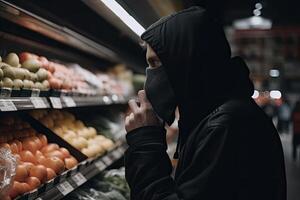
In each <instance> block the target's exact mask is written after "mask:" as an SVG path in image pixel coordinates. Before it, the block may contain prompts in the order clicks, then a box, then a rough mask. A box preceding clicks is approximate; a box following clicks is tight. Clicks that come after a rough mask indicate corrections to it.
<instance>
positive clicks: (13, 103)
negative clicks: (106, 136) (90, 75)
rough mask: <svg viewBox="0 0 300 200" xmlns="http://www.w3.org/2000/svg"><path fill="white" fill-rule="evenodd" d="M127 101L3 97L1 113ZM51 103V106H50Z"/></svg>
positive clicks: (115, 97)
mask: <svg viewBox="0 0 300 200" xmlns="http://www.w3.org/2000/svg"><path fill="white" fill-rule="evenodd" d="M126 102H127V99H126V98H124V97H123V96H119V95H107V96H91V97H89V96H85V97H79V96H78V97H76V96H75V97H71V96H62V97H1V96H0V111H1V112H10V111H18V110H34V109H44V108H55V109H62V108H72V107H85V106H101V105H103V106H104V105H113V104H125V103H126ZM50 103H51V104H50Z"/></svg>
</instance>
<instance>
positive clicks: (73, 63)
mask: <svg viewBox="0 0 300 200" xmlns="http://www.w3.org/2000/svg"><path fill="white" fill-rule="evenodd" d="M18 2H20V1H4V0H1V1H0V44H1V46H0V56H1V60H0V64H1V67H0V78H1V80H0V86H1V87H0V118H1V123H0V130H1V133H0V145H1V148H2V149H8V151H10V155H13V157H15V158H16V161H15V162H16V163H17V169H16V174H11V175H10V176H11V178H13V177H14V181H12V186H11V189H10V191H9V196H10V198H11V199H26V200H27V199H39V200H46V199H62V198H64V197H65V196H66V195H68V194H69V193H71V192H72V191H74V190H75V189H76V188H78V187H80V186H81V185H83V184H84V183H85V182H87V181H88V180H90V179H91V178H92V177H94V176H96V175H97V174H99V173H100V172H102V171H103V170H105V169H107V168H112V167H113V166H114V165H116V164H117V163H118V166H119V165H122V157H123V153H124V151H125V149H126V144H125V142H124V135H125V134H124V133H125V130H124V124H123V116H124V113H125V112H126V108H127V101H128V99H130V98H132V96H133V95H134V86H133V84H132V80H133V71H132V70H131V69H130V66H131V65H130V62H129V63H128V62H124V60H123V58H124V55H122V56H120V54H119V53H120V51H116V50H115V49H114V48H110V47H109V45H104V44H103V43H101V42H99V41H97V40H94V38H93V37H89V35H88V34H86V33H85V32H81V31H80V30H74V29H72V26H70V27H68V26H65V24H60V23H57V22H58V21H57V20H53V19H54V18H53V16H52V15H51V11H49V12H48V13H43V15H42V16H41V15H40V14H36V13H35V12H32V11H31V10H28V8H26V7H22V5H23V4H22V3H18ZM31 3H32V2H31ZM29 4H30V3H29ZM83 20H84V19H83ZM127 66H129V68H128V67H127ZM132 69H133V70H134V71H139V70H137V67H136V66H133V67H132ZM141 69H142V68H141ZM5 158H7V159H9V157H8V156H7V157H5ZM52 164H53V165H52ZM1 170H3V169H1ZM1 178H4V177H1Z"/></svg>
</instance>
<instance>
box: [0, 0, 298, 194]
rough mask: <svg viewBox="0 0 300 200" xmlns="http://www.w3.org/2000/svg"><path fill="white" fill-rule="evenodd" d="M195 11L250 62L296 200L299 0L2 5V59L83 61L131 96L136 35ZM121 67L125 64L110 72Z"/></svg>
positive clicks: (139, 60)
mask: <svg viewBox="0 0 300 200" xmlns="http://www.w3.org/2000/svg"><path fill="white" fill-rule="evenodd" d="M190 6H203V7H205V8H206V9H208V10H210V12H212V13H213V14H214V15H215V16H216V17H218V18H219V19H220V20H221V21H222V23H223V25H224V29H225V32H226V35H227V38H228V40H229V42H230V44H231V48H232V54H233V55H239V56H241V57H242V58H244V59H245V61H246V62H247V64H248V66H249V69H250V71H251V75H250V76H251V78H252V80H253V82H254V85H255V91H254V93H253V96H252V98H253V99H255V101H256V102H257V104H258V105H260V106H261V107H262V108H263V109H264V111H265V112H266V113H267V114H268V116H269V117H270V118H271V119H272V120H273V122H274V124H275V126H276V127H277V129H278V132H279V134H280V137H281V139H282V143H283V147H284V153H285V159H286V168H287V177H288V200H299V199H300V157H299V148H297V147H298V146H299V145H300V12H299V11H298V9H299V6H300V5H299V2H298V1H296V0H285V1H280V0H261V1H259V0H243V1H239V0H224V1H216V0H82V1H80V0H72V1H71V0H64V1H61V0H60V1H59V0H51V1H40V0H26V1H23V0H10V1H4V0H0V47H1V48H0V50H1V51H0V54H1V56H4V55H6V54H7V53H8V52H10V51H16V52H21V51H25V50H26V51H30V52H34V53H37V54H39V55H46V56H47V57H48V58H50V59H51V58H52V59H55V60H60V61H64V62H63V63H78V64H79V65H81V66H84V68H87V69H89V70H91V71H92V73H94V74H95V73H96V72H95V70H92V69H91V68H90V66H93V67H95V69H96V71H97V70H101V71H103V72H104V71H106V72H107V70H108V71H109V70H110V71H114V74H117V76H119V77H121V79H122V80H124V79H126V81H125V82H126V83H124V82H119V86H118V87H119V88H123V89H120V90H118V91H119V92H120V91H121V92H120V94H122V95H125V96H127V97H129V96H134V91H133V88H134V90H135V91H137V90H139V89H141V88H143V81H144V80H145V76H144V71H145V68H146V66H147V63H146V62H145V55H144V54H145V52H144V51H142V48H141V42H142V41H141V40H140V38H139V36H140V35H141V33H142V32H143V31H144V30H145V29H146V28H147V27H148V26H149V25H151V24H152V23H153V22H155V21H156V20H158V19H159V18H160V17H162V16H166V15H169V14H171V13H174V12H176V11H179V10H182V9H184V8H188V7H190ZM60 63H61V62H60ZM118 64H122V65H121V66H120V65H119V66H118V67H117V68H115V70H111V69H112V66H116V65H118ZM125 68H126V70H125ZM216 73H218V72H216ZM124 77H125V78H124ZM87 79H89V78H87ZM128 80H129V82H130V84H132V85H129V86H128ZM124 85H126V87H124ZM131 87H132V88H131ZM124 88H125V89H124ZM128 88H129V89H128ZM108 90H110V89H108ZM177 131H178V129H177V124H176V122H174V124H173V125H172V126H171V127H170V128H169V129H168V142H169V145H170V148H169V151H170V155H171V156H172V152H173V151H174V148H175V146H176V135H177ZM257 139H258V140H259V138H257ZM173 162H174V164H176V160H174V161H173ZM258 181H259V180H258Z"/></svg>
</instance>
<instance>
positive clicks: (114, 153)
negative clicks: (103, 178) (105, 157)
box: [111, 149, 122, 159]
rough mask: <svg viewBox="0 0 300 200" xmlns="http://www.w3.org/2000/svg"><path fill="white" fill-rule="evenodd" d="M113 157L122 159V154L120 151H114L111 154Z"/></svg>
mask: <svg viewBox="0 0 300 200" xmlns="http://www.w3.org/2000/svg"><path fill="white" fill-rule="evenodd" d="M111 154H112V156H113V157H114V159H119V158H120V157H121V155H122V154H121V153H120V151H118V149H116V150H114V151H113V152H111Z"/></svg>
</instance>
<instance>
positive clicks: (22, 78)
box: [0, 53, 50, 91]
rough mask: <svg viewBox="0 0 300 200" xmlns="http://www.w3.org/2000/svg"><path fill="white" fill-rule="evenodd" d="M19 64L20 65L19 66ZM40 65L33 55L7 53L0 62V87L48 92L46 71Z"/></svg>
mask: <svg viewBox="0 0 300 200" xmlns="http://www.w3.org/2000/svg"><path fill="white" fill-rule="evenodd" d="M20 62H21V63H22V64H20ZM41 65H42V63H41V62H40V61H39V60H38V59H37V57H36V56H35V55H33V54H29V53H21V54H20V59H19V57H18V55H17V54H15V53H9V54H8V55H7V56H6V57H5V58H4V60H3V62H2V61H0V86H1V87H5V88H13V89H16V90H20V89H40V90H43V91H44V90H49V88H50V85H49V84H48V83H47V82H45V81H47V79H48V71H47V70H45V69H43V68H41Z"/></svg>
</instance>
